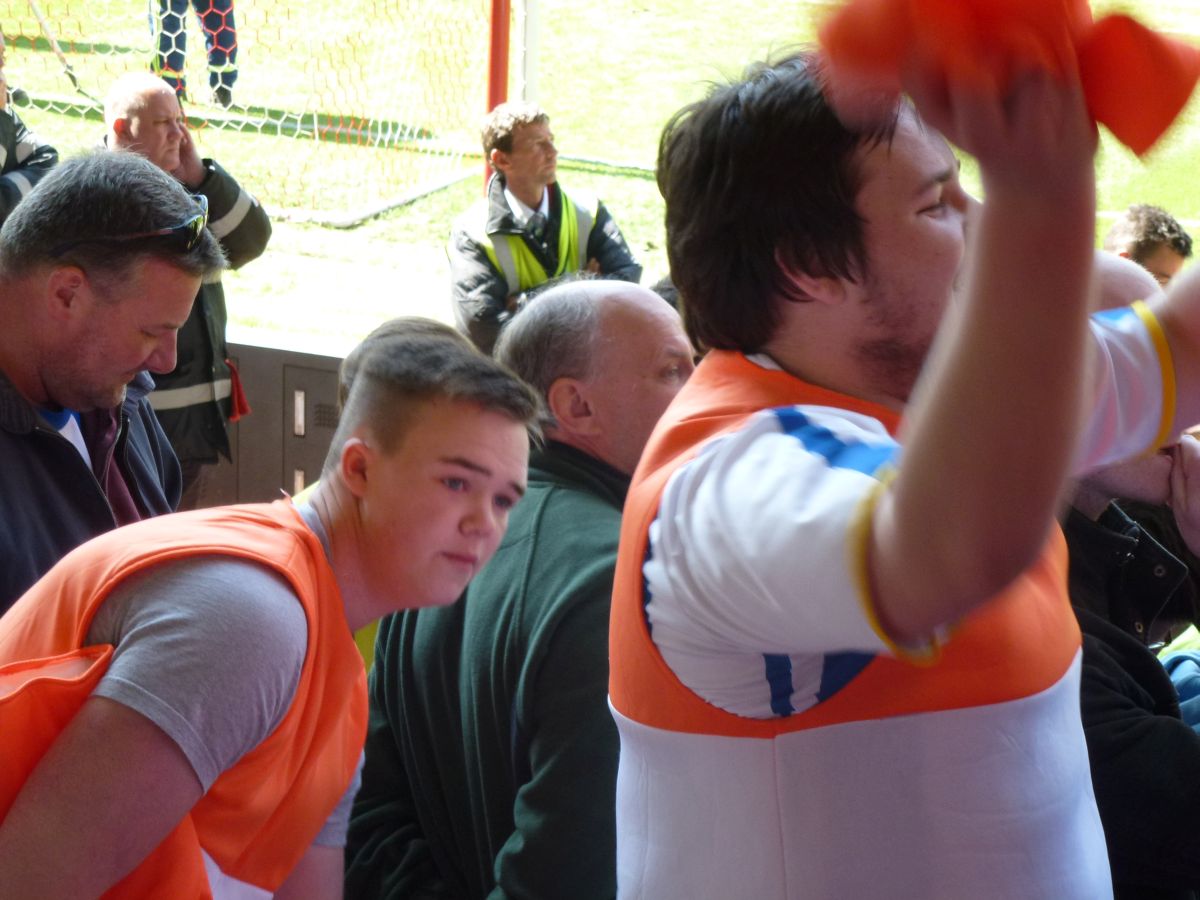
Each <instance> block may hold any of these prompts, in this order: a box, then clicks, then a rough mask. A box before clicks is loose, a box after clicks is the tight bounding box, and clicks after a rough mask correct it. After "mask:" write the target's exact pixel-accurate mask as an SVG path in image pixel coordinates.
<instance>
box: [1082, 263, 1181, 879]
mask: <svg viewBox="0 0 1200 900" xmlns="http://www.w3.org/2000/svg"><path fill="white" fill-rule="evenodd" d="M1101 262H1105V260H1103V259H1102V260H1101ZM1117 262H1120V261H1117ZM1106 264H1107V265H1109V273H1110V276H1114V277H1110V278H1109V279H1108V280H1107V284H1108V286H1109V288H1110V290H1111V291H1112V292H1111V293H1109V294H1106V295H1105V296H1104V297H1103V298H1102V301H1101V303H1102V305H1103V306H1111V305H1116V304H1120V303H1123V302H1127V301H1128V300H1130V299H1132V298H1134V297H1148V296H1151V295H1153V294H1155V293H1157V285H1156V284H1155V280H1153V279H1152V278H1151V274H1150V273H1148V272H1147V271H1143V270H1142V269H1140V268H1138V267H1137V266H1133V265H1129V264H1124V263H1122V265H1121V266H1120V268H1119V269H1118V268H1113V266H1115V263H1114V262H1113V261H1111V260H1109V261H1108V262H1107V263H1106ZM1115 276H1119V277H1115ZM1189 483H1190V484H1191V485H1192V488H1191V491H1190V492H1189V490H1188V485H1189ZM1197 483H1200V443H1197V442H1196V441H1195V440H1194V439H1193V438H1190V437H1184V438H1183V439H1182V440H1181V441H1180V443H1179V444H1178V445H1176V446H1175V447H1174V448H1173V449H1172V451H1171V452H1170V453H1159V454H1155V455H1152V456H1147V457H1141V458H1138V459H1135V460H1133V461H1131V462H1127V463H1123V464H1120V465H1117V466H1110V467H1108V468H1105V469H1101V470H1098V471H1095V472H1092V473H1090V474H1089V476H1088V477H1086V478H1084V479H1082V480H1081V481H1080V482H1079V484H1078V485H1077V488H1076V492H1075V496H1074V498H1073V500H1072V507H1071V509H1070V510H1069V511H1068V513H1067V516H1066V519H1065V521H1064V522H1063V533H1064V535H1065V536H1066V538H1067V546H1068V548H1069V551H1070V570H1069V582H1068V587H1069V592H1070V597H1071V605H1072V606H1073V607H1074V610H1075V617H1076V618H1077V619H1078V621H1079V627H1080V629H1081V630H1082V631H1083V676H1082V681H1081V686H1080V693H1081V699H1082V709H1081V712H1082V718H1083V728H1084V736H1085V738H1086V739H1087V745H1088V759H1089V763H1090V766H1091V772H1092V785H1093V788H1094V790H1095V793H1096V805H1097V807H1098V808H1099V810H1100V819H1101V822H1102V823H1103V825H1104V838H1105V842H1106V844H1107V845H1108V857H1109V863H1110V865H1111V867H1112V881H1113V889H1114V892H1115V894H1116V897H1117V898H1118V900H1195V898H1196V897H1197V896H1200V735H1197V734H1196V733H1195V732H1194V731H1193V730H1192V729H1191V728H1190V727H1189V726H1188V725H1187V724H1185V723H1184V722H1183V721H1182V720H1181V718H1180V710H1179V697H1178V695H1177V694H1176V692H1175V688H1174V686H1173V685H1172V684H1171V680H1170V678H1169V677H1168V676H1167V672H1166V670H1165V669H1164V668H1163V666H1162V664H1161V663H1160V662H1159V660H1158V658H1157V657H1156V656H1155V651H1156V650H1157V649H1158V648H1159V647H1161V646H1162V645H1163V644H1164V643H1165V642H1167V641H1169V640H1170V639H1171V638H1172V637H1173V636H1174V635H1175V634H1178V633H1179V632H1180V631H1181V630H1183V629H1184V628H1186V627H1187V625H1188V624H1190V623H1191V622H1194V621H1196V619H1197V617H1198V615H1200V559H1198V558H1197V557H1196V555H1195V554H1194V552H1193V550H1192V547H1200V509H1197V508H1196V507H1197V502H1198V501H1193V502H1190V503H1189V502H1188V501H1189V493H1190V494H1195V490H1196V485H1197ZM1197 496H1198V497H1200V495H1197ZM1114 498H1136V499H1120V500H1118V499H1114Z"/></svg>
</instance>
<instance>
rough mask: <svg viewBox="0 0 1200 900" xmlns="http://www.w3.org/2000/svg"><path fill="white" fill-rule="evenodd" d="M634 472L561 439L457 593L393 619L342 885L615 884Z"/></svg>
mask: <svg viewBox="0 0 1200 900" xmlns="http://www.w3.org/2000/svg"><path fill="white" fill-rule="evenodd" d="M628 485H629V479H628V477H626V476H625V475H622V474H621V473H619V472H617V471H616V470H615V469H612V468H610V467H609V466H607V465H605V464H604V463H601V462H599V461H597V460H595V459H593V458H592V457H590V456H587V455H585V454H583V453H581V452H579V451H576V450H574V449H572V448H570V447H566V446H564V445H562V444H554V443H551V444H550V445H549V446H548V447H547V448H546V449H545V450H541V451H535V452H534V454H533V457H532V459H531V461H530V466H529V490H528V493H527V495H526V497H525V499H523V500H522V501H521V502H520V503H519V504H518V505H517V507H516V508H515V509H514V511H513V513H512V516H511V519H510V522H509V527H508V533H507V534H506V535H505V538H504V541H503V542H502V543H501V545H500V548H499V550H498V551H497V553H496V556H495V558H494V559H493V560H492V561H491V562H490V563H488V565H487V566H486V567H485V568H484V569H483V571H481V572H480V573H479V575H478V576H476V578H475V580H474V581H473V582H472V583H471V585H470V587H468V588H467V591H466V593H465V594H464V596H463V598H462V599H460V600H459V602H458V603H456V604H454V605H452V606H448V607H442V608H434V609H421V610H411V611H408V612H404V613H399V614H397V615H393V616H389V617H387V618H386V619H384V620H383V622H382V623H381V625H380V630H379V640H378V643H377V645H376V650H375V668H374V669H373V670H372V673H371V682H370V691H371V716H370V721H369V724H368V732H367V745H366V766H365V769H364V771H363V784H362V789H361V790H360V791H359V794H358V797H357V799H356V801H355V804H354V812H353V815H352V817H351V822H350V835H349V839H348V843H347V847H346V896H347V897H355V898H374V897H393V898H401V897H403V898H413V900H418V898H444V897H454V898H482V897H490V898H501V897H534V898H557V897H570V898H573V900H586V898H592V897H606V898H607V897H613V896H615V894H616V871H615V854H616V837H615V825H614V812H613V808H614V797H615V789H616V774H617V753H618V741H617V731H616V727H615V725H614V724H613V721H612V717H611V715H610V714H609V711H608V702H607V695H608V610H609V602H610V597H611V594H612V580H613V568H614V566H615V565H616V559H617V538H618V532H619V530H620V519H621V507H622V505H623V503H624V500H625V491H626V490H627V488H628Z"/></svg>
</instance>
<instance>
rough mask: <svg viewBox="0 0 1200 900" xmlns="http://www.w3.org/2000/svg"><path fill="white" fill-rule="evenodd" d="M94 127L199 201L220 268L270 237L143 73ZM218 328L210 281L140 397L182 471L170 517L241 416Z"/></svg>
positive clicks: (221, 319) (161, 89)
mask: <svg viewBox="0 0 1200 900" xmlns="http://www.w3.org/2000/svg"><path fill="white" fill-rule="evenodd" d="M104 118H105V124H106V126H107V128H108V133H107V135H106V136H105V143H106V146H107V147H108V149H109V150H131V151H133V152H135V153H140V154H141V155H142V156H144V157H146V158H147V159H149V160H150V161H151V162H152V163H154V164H155V165H156V166H158V167H159V168H160V169H162V170H163V171H164V172H169V173H170V174H171V175H173V176H175V178H176V179H178V180H179V182H180V183H181V184H182V185H183V186H184V187H185V188H187V189H188V190H189V191H191V192H192V193H194V194H197V195H199V196H202V197H204V198H205V200H206V201H207V203H208V210H209V228H210V229H211V230H212V233H213V234H214V235H215V236H216V237H217V239H218V240H220V242H221V249H222V250H223V251H224V252H225V256H226V258H227V259H228V260H229V266H230V268H234V269H237V268H240V267H241V266H243V265H245V264H246V263H248V262H250V260H252V259H256V258H257V257H259V256H260V255H262V252H263V251H264V250H265V249H266V247H267V241H268V240H269V239H270V237H271V222H270V220H269V219H268V218H267V214H266V211H265V210H263V208H262V207H261V206H260V205H259V203H258V201H257V200H256V199H254V197H253V196H251V195H250V194H249V193H247V192H246V191H245V190H243V189H242V188H241V187H240V186H239V185H238V183H237V182H236V181H235V180H234V179H233V176H232V175H230V174H229V173H228V172H226V171H225V170H224V169H223V168H221V166H220V165H218V164H217V163H216V162H215V161H213V160H211V159H202V158H201V157H200V155H199V153H198V152H197V151H196V144H195V142H194V140H193V138H192V133H191V132H190V131H189V130H188V128H187V123H186V121H185V119H184V116H183V109H182V107H181V106H180V103H179V99H178V97H176V96H175V94H174V92H172V91H171V89H170V88H169V87H167V85H166V84H164V83H163V81H162V80H161V79H158V78H155V77H154V76H153V75H151V74H149V73H146V72H137V73H133V74H130V75H124V76H122V77H121V78H119V79H117V81H116V83H114V84H113V86H112V89H111V90H110V91H109V93H108V98H107V100H106V102H105V109H104ZM226 319H227V312H226V309H225V290H224V288H223V287H222V286H221V280H220V278H219V277H218V278H213V279H211V280H208V281H205V283H204V284H203V285H202V286H201V288H200V293H199V294H197V295H196V304H195V306H194V307H193V309H192V314H191V316H190V317H189V318H188V321H187V324H186V325H185V326H184V327H183V330H182V331H181V332H180V333H179V353H178V356H179V362H178V365H177V366H176V367H175V369H174V371H172V372H168V373H165V374H163V375H161V376H159V377H157V378H156V379H155V383H156V388H155V390H154V393H153V394H151V396H150V402H151V404H152V405H153V406H154V411H155V412H156V413H157V414H158V418H159V420H160V421H161V422H162V425H163V428H164V429H165V430H166V432H167V436H168V437H169V438H170V439H171V446H173V447H174V448H175V454H176V456H178V457H179V463H180V465H181V466H182V468H183V491H184V495H183V499H182V500H181V501H180V504H179V508H180V509H191V508H193V507H195V506H196V505H197V504H199V503H200V502H201V494H202V490H203V482H204V473H205V471H206V467H208V466H211V465H214V464H216V463H217V462H218V461H219V459H220V457H222V456H223V457H225V458H226V459H229V431H228V422H229V420H230V418H231V416H233V415H238V414H240V413H241V412H243V411H245V402H244V397H243V395H242V393H241V385H240V383H239V382H238V380H237V372H236V370H235V369H234V368H233V366H232V365H231V364H230V361H229V359H228V358H227V357H228V351H227V349H226V346H225V323H226Z"/></svg>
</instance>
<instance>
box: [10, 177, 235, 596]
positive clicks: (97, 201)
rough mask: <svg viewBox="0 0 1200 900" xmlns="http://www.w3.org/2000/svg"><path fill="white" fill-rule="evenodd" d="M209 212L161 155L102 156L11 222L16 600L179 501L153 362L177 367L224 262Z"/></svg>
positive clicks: (44, 191)
mask: <svg viewBox="0 0 1200 900" xmlns="http://www.w3.org/2000/svg"><path fill="white" fill-rule="evenodd" d="M204 221H205V218H204V213H203V210H202V208H201V207H199V206H198V205H197V203H196V201H195V199H194V198H192V197H191V196H189V195H188V194H187V192H186V191H184V190H183V188H181V187H180V185H179V183H178V182H177V181H175V180H174V179H172V178H168V177H166V176H165V175H163V173H162V172H161V171H159V170H158V169H157V168H156V167H154V166H152V165H150V164H149V163H147V162H146V161H144V160H142V159H140V158H138V157H136V156H133V155H132V154H126V153H121V154H108V153H98V154H93V155H92V156H88V157H83V158H80V159H74V160H71V161H69V162H67V163H64V164H63V165H62V166H60V167H59V168H58V169H57V170H56V171H54V172H52V173H51V174H50V175H49V176H47V177H46V178H45V179H43V180H42V182H41V183H40V184H39V185H38V186H37V187H36V188H34V190H33V191H32V192H31V193H30V194H29V196H28V197H27V198H26V199H25V200H24V201H23V202H22V203H21V205H20V206H18V207H17V209H16V211H14V213H13V214H12V215H11V216H10V217H9V218H8V221H7V222H5V223H4V227H3V229H0V320H2V321H3V323H4V325H3V327H2V328H0V612H3V611H4V610H6V609H8V607H9V606H10V605H11V604H12V603H13V601H15V600H16V599H17V598H18V597H19V596H21V594H22V593H24V591H25V590H26V589H27V588H28V587H29V586H30V585H31V584H33V583H34V581H36V580H37V579H38V578H39V577H41V575H42V574H43V573H44V572H46V571H47V570H48V569H49V568H50V567H51V566H52V565H54V563H56V562H57V561H58V560H59V559H60V558H61V557H62V556H63V555H64V554H66V553H67V552H68V551H70V550H71V549H73V548H74V547H76V546H78V545H79V544H82V543H83V542H84V541H86V540H88V539H89V538H92V537H94V536H96V535H98V534H101V533H102V532H105V531H108V530H109V529H111V528H114V527H116V526H117V525H124V524H127V523H129V522H135V521H138V520H139V519H144V518H148V517H150V516H155V515H159V514H161V513H167V512H171V511H172V510H173V509H174V508H175V505H176V504H177V503H178V501H179V492H180V478H179V464H178V463H177V462H176V461H175V455H174V454H173V453H172V452H171V447H170V444H169V443H168V442H167V438H166V435H165V434H163V432H162V429H161V428H160V426H159V423H158V420H157V419H156V418H155V416H154V413H153V411H152V410H151V408H150V403H149V401H148V400H147V399H146V394H147V392H148V391H149V390H150V388H151V387H152V382H151V381H150V377H149V376H148V375H147V374H146V372H145V371H143V370H147V369H148V370H149V371H151V372H169V371H171V369H173V368H174V367H175V341H176V336H177V334H178V332H179V329H180V328H182V327H183V324H184V322H185V321H186V320H187V318H188V314H189V312H190V311H191V308H192V301H193V300H194V299H195V296H196V291H197V290H198V289H199V287H200V283H201V280H202V278H206V277H209V276H211V275H213V274H214V273H216V272H219V271H220V269H221V267H222V266H223V265H224V260H223V259H222V257H221V250H220V247H219V246H218V245H217V241H216V238H214V237H213V236H212V234H210V233H209V231H208V230H207V229H206V228H205V227H204Z"/></svg>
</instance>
